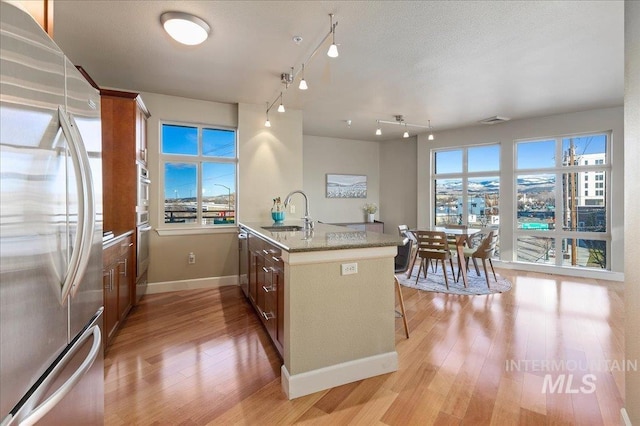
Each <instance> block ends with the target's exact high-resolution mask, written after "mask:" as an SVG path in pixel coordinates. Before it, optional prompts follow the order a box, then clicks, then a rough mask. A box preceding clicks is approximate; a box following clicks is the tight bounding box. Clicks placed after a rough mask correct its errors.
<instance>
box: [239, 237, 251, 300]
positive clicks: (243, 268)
mask: <svg viewBox="0 0 640 426" xmlns="http://www.w3.org/2000/svg"><path fill="white" fill-rule="evenodd" d="M238 250H239V253H238V283H239V284H240V288H242V292H243V293H244V295H245V296H246V297H249V240H247V233H246V231H245V230H244V229H242V228H240V229H239V231H238Z"/></svg>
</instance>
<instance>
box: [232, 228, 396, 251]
mask: <svg viewBox="0 0 640 426" xmlns="http://www.w3.org/2000/svg"><path fill="white" fill-rule="evenodd" d="M302 225H303V222H302V221H285V222H283V223H282V224H281V225H280V226H285V227H286V226H302ZM239 226H240V228H245V229H246V230H247V231H250V232H253V233H254V234H258V235H260V236H261V237H263V238H264V239H265V240H268V241H270V242H272V243H273V244H275V245H276V246H278V247H280V248H282V249H283V250H286V251H288V252H289V253H294V252H307V251H323V250H344V249H354V248H367V247H386V246H398V245H401V244H402V239H401V238H400V237H399V236H395V235H387V234H380V233H378V232H365V231H357V230H354V229H351V228H347V227H344V226H336V225H328V224H325V223H316V224H315V227H314V229H313V230H312V231H310V232H305V231H271V230H267V229H264V227H265V226H266V227H273V226H279V225H278V224H274V223H273V222H242V223H239Z"/></svg>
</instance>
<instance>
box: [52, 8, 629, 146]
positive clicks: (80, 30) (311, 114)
mask: <svg viewBox="0 0 640 426" xmlns="http://www.w3.org/2000/svg"><path fill="white" fill-rule="evenodd" d="M54 8H55V9H54V18H55V21H54V22H55V28H54V30H55V31H54V39H55V40H56V42H57V43H58V44H59V45H60V47H61V48H62V49H63V50H64V51H65V53H66V54H67V56H69V57H70V58H71V60H72V61H73V62H74V63H75V64H76V65H82V66H83V67H84V68H85V69H86V70H87V71H88V73H89V74H90V75H91V76H92V78H93V79H94V80H95V81H96V82H97V83H98V84H99V85H100V86H101V87H109V88H119V89H125V90H135V91H142V92H154V93H163V94H167V95H174V96H182V97H187V98H194V99H202V100H209V101H217V102H227V103H238V102H240V103H251V104H262V105H265V110H266V104H267V102H269V103H271V102H273V101H274V100H275V99H276V98H277V96H278V95H279V94H280V92H281V91H285V94H284V105H285V107H289V108H293V109H299V110H302V111H303V112H304V123H303V132H304V134H305V135H317V136H326V137H334V138H345V139H358V140H388V139H397V138H399V137H401V135H402V132H403V130H404V129H403V128H401V126H395V125H382V131H383V135H382V136H375V135H374V132H375V130H376V127H377V124H376V120H389V121H393V120H394V115H397V114H402V115H404V118H405V120H406V122H407V123H411V124H420V125H426V124H427V121H428V120H431V124H432V126H433V129H434V131H435V132H436V137H437V132H438V131H439V130H444V129H451V128H458V127H466V126H472V125H477V124H478V121H479V120H481V119H484V118H487V117H491V116H495V115H500V116H506V117H510V118H511V119H520V118H527V117H535V116H544V115H551V114H557V113H563V112H573V111H583V110H588V109H594V108H604V107H611V106H619V105H622V103H623V96H624V16H623V15H624V2H622V1H546V0H545V1H460V2H457V1H442V2H440V1H328V2H324V1H95V0H93V1H82V2H80V1H76V0H56V1H55V3H54ZM166 11H183V12H188V13H192V14H194V15H197V16H199V17H200V18H202V19H203V20H205V21H206V22H207V23H208V24H209V25H210V27H211V34H210V37H209V39H208V40H207V41H205V42H204V43H203V44H202V45H200V46H195V47H193V46H184V45H180V44H178V43H177V42H175V41H173V40H172V39H171V38H170V37H169V36H168V35H167V34H166V33H165V32H164V30H163V29H162V26H161V24H160V15H161V14H162V13H163V12H166ZM329 13H334V14H335V18H334V19H335V21H337V22H338V25H337V27H336V33H335V37H336V43H337V44H338V45H339V51H340V56H339V57H338V58H335V59H332V58H329V57H327V55H326V50H327V48H328V47H329V44H330V41H327V42H325V43H324V44H323V46H322V47H321V48H320V49H319V51H318V53H317V54H316V55H315V56H314V57H313V59H312V60H311V61H310V62H308V63H307V64H306V65H305V79H306V81H307V82H308V84H309V89H308V90H306V91H300V90H298V88H297V85H298V80H299V78H300V76H299V75H298V78H297V79H296V81H295V83H294V85H292V86H290V87H289V89H288V90H285V89H286V88H285V85H284V84H282V83H281V81H280V75H281V74H282V73H284V72H290V69H291V67H294V73H299V71H300V68H301V64H302V62H304V61H306V60H307V59H308V58H309V56H310V55H311V53H312V52H313V51H314V49H315V48H316V46H318V44H319V43H320V42H321V41H322V39H323V38H324V37H325V36H326V35H327V34H328V32H329V29H330V21H329V19H330V18H329ZM294 36H301V37H302V38H303V41H302V42H301V43H300V44H296V43H295V42H294V41H293V37H294ZM276 106H277V105H276ZM275 109H276V108H275V107H274V108H273V110H272V111H271V112H270V114H278V112H276V111H275ZM151 113H153V111H151ZM285 114H286V112H285ZM347 120H351V126H348V125H347V122H346V121H347ZM213 124H215V123H213ZM408 130H409V132H410V134H411V135H414V134H415V133H416V131H418V132H424V129H417V128H416V129H412V128H408Z"/></svg>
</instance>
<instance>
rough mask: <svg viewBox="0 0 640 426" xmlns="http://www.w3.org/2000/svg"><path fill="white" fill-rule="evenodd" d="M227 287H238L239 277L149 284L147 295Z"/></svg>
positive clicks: (231, 276) (230, 276)
mask: <svg viewBox="0 0 640 426" xmlns="http://www.w3.org/2000/svg"><path fill="white" fill-rule="evenodd" d="M227 285H238V276H237V275H228V276H224V277H209V278H197V279H194V280H180V281H164V282H159V283H149V284H148V285H147V291H146V292H145V294H156V293H166V292H169V291H179V290H194V289H199V288H217V287H222V286H227Z"/></svg>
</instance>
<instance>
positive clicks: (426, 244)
mask: <svg viewBox="0 0 640 426" xmlns="http://www.w3.org/2000/svg"><path fill="white" fill-rule="evenodd" d="M415 236H416V239H417V245H418V257H420V266H419V267H418V276H417V277H416V283H417V282H418V279H419V278H420V271H421V270H422V271H423V272H424V277H425V278H427V269H428V268H427V263H429V261H431V260H435V261H436V264H437V263H438V260H440V261H441V262H442V274H443V275H444V283H445V285H446V286H447V290H448V289H449V279H448V278H447V266H446V265H447V264H446V262H445V261H447V260H451V253H450V251H449V245H448V242H447V234H445V233H444V232H442V231H416V232H415ZM451 273H452V275H453V276H454V277H455V274H454V272H453V267H452V269H451Z"/></svg>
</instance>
